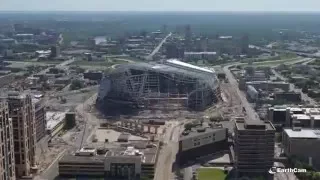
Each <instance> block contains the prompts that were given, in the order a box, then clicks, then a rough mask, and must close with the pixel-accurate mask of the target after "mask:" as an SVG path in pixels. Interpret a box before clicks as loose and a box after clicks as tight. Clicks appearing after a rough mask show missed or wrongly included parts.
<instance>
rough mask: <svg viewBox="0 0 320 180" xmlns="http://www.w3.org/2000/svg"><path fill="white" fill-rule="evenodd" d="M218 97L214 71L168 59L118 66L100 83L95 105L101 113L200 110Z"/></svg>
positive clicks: (218, 91)
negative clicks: (148, 110) (125, 110)
mask: <svg viewBox="0 0 320 180" xmlns="http://www.w3.org/2000/svg"><path fill="white" fill-rule="evenodd" d="M219 97H220V90H219V82H218V79H217V76H216V74H215V72H214V71H213V70H209V69H206V68H201V67H198V66H194V65H191V64H188V63H184V62H181V61H179V60H176V59H169V60H166V61H163V62H162V63H130V64H122V65H118V66H117V67H116V69H114V70H113V71H112V72H111V73H109V74H108V75H106V76H105V77H104V78H103V80H102V81H101V84H100V88H99V93H98V98H97V105H98V106H99V108H100V109H101V108H103V109H102V110H103V111H112V109H135V108H155V107H160V106H161V107H164V106H165V107H166V108H168V109H172V110H173V109H174V107H180V108H181V107H182V108H190V109H192V110H203V109H205V108H207V107H208V106H210V105H211V104H212V103H214V102H216V101H217V100H218V98H219Z"/></svg>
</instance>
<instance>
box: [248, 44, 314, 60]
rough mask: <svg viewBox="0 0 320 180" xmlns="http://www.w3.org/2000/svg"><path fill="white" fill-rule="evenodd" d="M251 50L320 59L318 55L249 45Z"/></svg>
mask: <svg viewBox="0 0 320 180" xmlns="http://www.w3.org/2000/svg"><path fill="white" fill-rule="evenodd" d="M249 47H250V48H255V49H259V50H261V51H265V52H269V53H271V52H276V53H295V54H297V55H299V56H303V57H310V58H318V57H320V56H319V55H318V54H311V53H300V52H295V51H290V50H283V49H270V48H265V47H260V46H255V45H251V44H250V45H249Z"/></svg>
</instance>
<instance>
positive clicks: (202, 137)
mask: <svg viewBox="0 0 320 180" xmlns="http://www.w3.org/2000/svg"><path fill="white" fill-rule="evenodd" d="M225 139H227V129H225V128H223V129H220V130H216V131H214V132H212V131H211V132H208V133H203V134H199V135H198V136H194V137H192V138H188V139H184V140H182V141H181V149H180V151H186V150H189V149H193V148H196V147H200V146H203V145H207V144H211V143H214V142H218V141H222V140H225ZM195 144H197V145H195Z"/></svg>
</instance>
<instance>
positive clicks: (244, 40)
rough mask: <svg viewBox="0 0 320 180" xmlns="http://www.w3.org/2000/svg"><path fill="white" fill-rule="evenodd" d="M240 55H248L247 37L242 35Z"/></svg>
mask: <svg viewBox="0 0 320 180" xmlns="http://www.w3.org/2000/svg"><path fill="white" fill-rule="evenodd" d="M241 53H243V54H248V53H249V36H248V35H244V36H243V37H242V38H241Z"/></svg>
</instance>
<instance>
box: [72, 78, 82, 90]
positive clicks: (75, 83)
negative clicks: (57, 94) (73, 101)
mask: <svg viewBox="0 0 320 180" xmlns="http://www.w3.org/2000/svg"><path fill="white" fill-rule="evenodd" d="M81 88H83V83H82V82H81V81H80V80H78V79H76V80H73V81H72V82H71V85H70V89H71V90H77V89H81Z"/></svg>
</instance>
